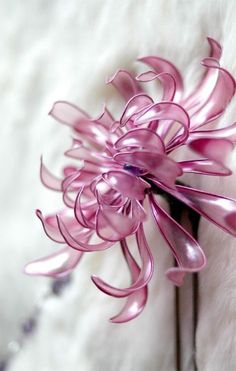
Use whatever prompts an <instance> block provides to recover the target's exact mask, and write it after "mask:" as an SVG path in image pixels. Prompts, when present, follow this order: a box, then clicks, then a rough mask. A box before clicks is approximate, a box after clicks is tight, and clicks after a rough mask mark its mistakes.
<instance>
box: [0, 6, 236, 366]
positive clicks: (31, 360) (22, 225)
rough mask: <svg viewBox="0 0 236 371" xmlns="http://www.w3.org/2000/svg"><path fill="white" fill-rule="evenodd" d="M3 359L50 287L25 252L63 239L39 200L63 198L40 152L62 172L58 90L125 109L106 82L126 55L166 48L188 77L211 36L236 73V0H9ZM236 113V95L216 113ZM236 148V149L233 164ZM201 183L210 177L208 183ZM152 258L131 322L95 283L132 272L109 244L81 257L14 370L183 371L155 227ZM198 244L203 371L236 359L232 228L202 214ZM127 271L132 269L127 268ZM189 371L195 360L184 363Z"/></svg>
mask: <svg viewBox="0 0 236 371" xmlns="http://www.w3.org/2000/svg"><path fill="white" fill-rule="evenodd" d="M0 30H1V32H0V56H1V58H0V87H1V99H0V107H1V117H2V119H1V127H0V141H1V145H0V170H1V181H0V221H1V223H0V227H1V233H0V303H1V307H0V359H1V357H4V354H5V353H6V348H7V344H8V343H9V342H10V341H12V340H13V339H15V338H17V336H18V334H19V326H20V323H21V322H22V320H23V319H24V318H25V317H27V316H28V315H29V314H30V313H31V311H32V308H33V307H34V306H35V303H36V302H37V300H39V298H40V297H41V296H42V295H43V293H44V291H45V290H47V288H48V286H49V280H48V279H42V278H31V277H27V276H25V275H23V273H22V270H23V266H24V264H25V263H26V262H28V261H29V260H32V259H34V258H37V257H40V256H43V255H44V254H47V253H50V252H52V251H54V250H55V249H56V248H57V246H55V244H54V243H52V242H51V241H50V240H48V239H47V238H46V236H45V235H44V233H43V231H42V228H41V225H40V223H39V221H38V219H37V218H36V217H35V214H34V210H35V209H36V208H40V209H42V210H43V211H44V212H52V211H55V210H57V209H59V207H60V205H61V200H60V198H58V196H57V195H55V194H54V193H53V192H50V191H48V190H46V189H44V187H43V186H42V185H41V183H40V180H39V159H40V155H41V154H43V155H44V159H45V162H46V164H47V165H48V167H49V168H50V169H52V170H54V171H55V172H57V171H58V170H59V165H60V161H61V155H62V153H63V150H65V148H66V147H67V146H68V145H69V144H70V132H69V129H67V128H65V127H63V126H60V125H58V124H57V123H56V122H55V121H53V120H52V119H51V118H50V117H48V116H47V112H48V111H49V110H50V108H51V105H52V103H53V102H54V101H55V100H58V99H64V100H69V101H72V102H74V103H76V104H78V105H79V106H80V107H81V108H83V109H85V110H87V111H88V112H90V113H91V115H92V116H94V117H95V116H96V115H98V114H99V113H100V112H101V110H102V103H103V102H104V101H106V102H107V103H108V106H109V107H110V108H111V110H113V112H115V111H116V109H117V108H116V107H118V105H119V104H118V100H117V97H116V96H115V95H114V94H113V90H112V88H110V87H105V84H104V81H105V79H106V78H107V77H110V76H111V75H113V73H114V72H115V71H116V70H117V69H118V68H120V67H123V68H128V69H133V70H136V71H141V69H140V66H139V65H138V64H137V63H135V62H134V61H135V59H136V58H137V57H139V56H141V55H148V54H158V55H161V56H163V57H164V58H168V59H170V60H172V61H174V62H175V63H176V65H177V66H178V67H179V69H180V70H181V71H182V73H183V75H184V78H185V83H186V86H187V87H188V88H191V87H192V86H194V84H195V82H196V81H197V79H198V78H199V77H200V75H201V74H202V72H203V70H202V68H201V67H200V65H199V62H200V60H201V58H202V57H203V56H205V55H206V51H207V42H206V39H205V38H206V36H211V37H213V38H215V39H217V40H218V41H219V42H220V43H221V44H222V45H223V47H224V53H223V58H222V64H223V66H225V67H226V68H228V69H229V70H230V71H231V73H233V74H234V76H236V47H235V45H236V3H235V1H234V0H232V1H230V0H228V1H225V0H221V1H220V0H219V1H213V0H212V1H204V0H195V1H194V0H192V1H191V0H189V1H187V0H185V1H184V0H180V1H177V0H145V1H143V0H126V1H118V0H117V1H115V0H69V1H68V0H67V1H66V0H54V1H48V0H25V1H18V0H0ZM235 118H236V99H235V98H234V99H233V101H232V102H231V104H230V107H229V109H228V110H227V113H226V114H225V115H224V117H223V118H222V119H221V120H220V122H219V125H223V124H229V123H231V122H233V121H235ZM235 159H236V153H235V152H234V153H233V155H232V161H231V164H232V167H234V168H235V169H236V165H235ZM199 178H200V177H198V178H194V179H193V180H192V183H193V184H195V185H196V186H197V185H201V186H202V187H203V188H204V189H209V190H211V191H215V192H216V193H223V194H224V195H227V196H231V197H236V187H235V175H233V176H232V177H231V178H226V179H223V180H219V179H218V178H215V179H213V180H210V181H209V179H206V177H202V178H201V179H199ZM200 182H201V183H200ZM149 240H150V244H151V245H152V249H153V251H154V255H155V259H156V267H157V268H156V269H155V275H154V277H153V279H152V283H151V290H150V298H149V301H148V304H147V307H146V308H145V310H144V312H143V314H142V315H141V316H140V317H139V318H138V319H136V320H134V321H132V322H131V323H128V324H124V325H121V326H119V325H113V324H110V323H109V322H108V318H109V317H111V316H112V315H113V314H116V313H117V312H118V310H119V308H120V305H121V301H119V300H114V299H112V298H110V297H106V296H105V295H103V294H102V293H100V292H98V290H97V289H96V288H94V286H93V284H92V282H91V280H90V275H91V274H92V273H96V274H98V275H100V276H101V277H104V278H105V279H107V280H109V282H112V283H114V284H117V285H121V286H122V284H124V282H127V281H125V279H126V278H127V277H126V274H125V273H123V265H122V266H121V265H120V261H121V260H120V255H119V254H118V253H117V252H116V251H114V250H112V251H110V252H107V253H102V254H97V255H96V254H95V255H94V256H92V255H91V256H89V257H88V258H87V257H86V259H84V260H83V261H82V262H81V264H80V265H79V266H78V267H77V269H76V271H75V273H74V278H73V282H72V283H71V285H70V286H69V287H68V288H67V289H66V291H65V292H64V294H63V298H52V299H49V300H47V301H46V302H45V304H44V307H43V310H42V313H41V316H40V320H39V324H38V328H37V331H36V332H35V334H34V335H33V336H32V337H31V338H29V340H28V341H27V342H26V343H25V344H24V347H23V348H22V349H21V350H20V352H19V353H18V354H17V355H16V357H15V358H14V360H13V362H12V363H11V367H10V369H9V371H32V370H34V371H79V370H81V371H133V370H135V371H144V370H147V371H154V370H158V371H174V370H175V357H174V342H173V338H174V310H173V304H174V296H173V292H174V291H173V287H172V285H171V283H169V282H168V281H167V279H166V278H165V274H164V272H165V270H166V269H167V267H169V266H170V264H171V263H172V260H171V258H170V256H169V252H168V249H167V248H166V246H164V244H163V242H162V240H161V238H160V237H159V236H158V235H155V234H154V232H153V228H151V226H150V234H149ZM200 242H201V245H202V246H203V248H204V251H205V253H206V255H207V258H208V265H207V268H206V269H205V270H204V271H203V272H202V273H201V274H200V314H199V322H198V328H197V362H198V367H199V370H201V371H233V370H236V268H235V267H236V240H235V239H233V238H232V237H230V236H228V235H227V234H226V233H224V232H222V231H220V230H218V229H217V228H216V227H214V226H212V225H209V223H208V222H206V221H201V225H200ZM124 272H125V269H124ZM187 371H188V370H187Z"/></svg>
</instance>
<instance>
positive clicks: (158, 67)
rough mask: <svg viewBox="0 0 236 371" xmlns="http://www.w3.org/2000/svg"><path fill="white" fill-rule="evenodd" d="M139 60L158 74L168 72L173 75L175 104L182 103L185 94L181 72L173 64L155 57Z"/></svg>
mask: <svg viewBox="0 0 236 371" xmlns="http://www.w3.org/2000/svg"><path fill="white" fill-rule="evenodd" d="M138 60H139V61H140V62H143V63H145V64H147V65H148V66H150V67H151V68H153V70H154V71H155V72H156V73H157V74H160V73H162V72H167V73H169V74H170V75H172V76H173V78H174V80H175V83H176V94H175V102H178V101H180V99H181V96H182V93H183V80H182V77H181V74H180V72H179V71H178V69H177V68H176V67H175V66H174V65H173V64H172V63H171V62H169V61H168V60H166V59H163V58H160V57H155V56H149V57H143V58H139V59H138Z"/></svg>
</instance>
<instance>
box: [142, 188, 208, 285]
mask: <svg viewBox="0 0 236 371" xmlns="http://www.w3.org/2000/svg"><path fill="white" fill-rule="evenodd" d="M149 198H150V203H151V209H152V212H153V216H154V218H155V221H156V223H157V225H158V227H159V229H160V232H161V234H162V236H163V237H164V239H165V240H166V242H167V244H168V245H169V246H170V248H171V251H172V252H173V254H174V256H175V259H176V261H177V263H178V267H176V268H171V269H170V270H168V271H167V277H168V278H169V279H170V280H171V281H172V282H173V283H174V284H175V285H177V286H180V285H181V284H182V283H183V278H184V275H185V273H187V272H198V271H200V270H201V269H202V268H204V266H205V264H206V258H205V255H204V253H203V251H202V249H201V247H200V246H199V244H198V243H197V241H196V240H195V239H194V238H193V237H192V236H191V235H190V234H189V233H188V232H187V231H186V230H185V229H184V228H183V227H182V226H181V225H179V224H178V223H177V222H176V221H175V220H174V219H172V218H171V217H170V216H169V215H168V214H167V213H166V212H165V211H164V210H163V209H162V208H161V207H160V206H159V205H158V203H157V202H156V201H155V199H154V197H153V195H152V194H150V195H149Z"/></svg>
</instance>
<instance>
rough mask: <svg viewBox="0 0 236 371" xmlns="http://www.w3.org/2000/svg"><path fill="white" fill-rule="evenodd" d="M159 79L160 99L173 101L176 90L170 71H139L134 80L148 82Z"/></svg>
mask: <svg viewBox="0 0 236 371" xmlns="http://www.w3.org/2000/svg"><path fill="white" fill-rule="evenodd" d="M156 79H157V80H159V81H160V82H161V83H162V86H163V96H162V100H167V101H173V100H174V98H175V92H176V82H175V79H174V77H173V76H172V75H171V74H170V73H166V72H162V73H159V74H156V73H155V72H153V71H148V72H144V73H141V74H140V75H139V76H137V77H136V80H138V81H142V82H148V81H153V80H156Z"/></svg>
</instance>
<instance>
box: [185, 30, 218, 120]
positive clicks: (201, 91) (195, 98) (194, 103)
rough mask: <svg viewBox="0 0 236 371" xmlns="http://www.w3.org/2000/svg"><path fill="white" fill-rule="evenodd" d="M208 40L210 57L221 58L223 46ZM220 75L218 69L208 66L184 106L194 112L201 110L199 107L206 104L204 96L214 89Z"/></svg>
mask: <svg viewBox="0 0 236 371" xmlns="http://www.w3.org/2000/svg"><path fill="white" fill-rule="evenodd" d="M207 41H208V43H209V45H210V54H209V57H211V58H214V59H216V60H219V59H220V57H221V46H220V44H219V43H218V42H217V41H215V40H214V39H211V38H210V37H208V38H207ZM217 77H218V71H217V70H216V69H211V68H208V69H207V70H206V71H205V73H204V74H203V76H202V79H201V81H200V82H199V84H198V85H197V87H196V88H195V89H194V91H193V93H192V94H190V95H189V96H188V97H187V98H186V99H185V100H184V101H183V105H184V107H185V108H186V109H187V110H188V111H189V112H191V114H194V113H195V112H197V111H198V110H199V108H200V107H201V106H202V105H203V104H204V102H205V99H204V100H203V97H208V96H209V95H210V94H211V92H212V91H213V89H214V86H215V83H216V80H217Z"/></svg>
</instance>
